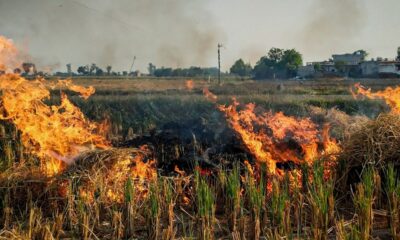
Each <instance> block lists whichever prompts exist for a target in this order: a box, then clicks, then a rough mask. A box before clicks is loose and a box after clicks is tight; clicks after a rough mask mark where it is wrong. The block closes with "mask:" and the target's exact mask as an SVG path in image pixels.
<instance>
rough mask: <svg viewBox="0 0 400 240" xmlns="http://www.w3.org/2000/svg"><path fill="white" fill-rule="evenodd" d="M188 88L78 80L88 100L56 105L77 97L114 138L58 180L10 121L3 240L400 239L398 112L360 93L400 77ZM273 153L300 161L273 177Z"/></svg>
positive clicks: (0, 165) (50, 101)
mask: <svg viewBox="0 0 400 240" xmlns="http://www.w3.org/2000/svg"><path fill="white" fill-rule="evenodd" d="M190 81H191V82H190V83H189V82H188V79H151V78H148V79H147V78H136V79H123V78H121V79H117V78H110V79H108V78H99V79H96V78H81V77H80V78H76V79H73V83H74V84H76V85H80V86H85V87H88V86H93V87H94V88H95V89H96V92H95V94H93V95H92V96H90V97H89V98H88V99H87V100H85V99H83V98H82V97H80V96H79V94H77V93H76V91H75V92H74V91H71V89H68V87H60V88H52V90H51V98H46V99H45V103H46V104H47V105H59V104H60V98H62V94H61V92H64V93H66V94H67V95H68V98H69V99H70V100H71V102H72V103H73V104H74V105H76V106H78V108H79V109H80V110H81V111H82V112H83V114H84V116H86V117H87V118H88V119H90V120H91V121H93V122H95V123H106V124H105V125H106V127H105V128H104V129H103V130H101V131H99V132H97V133H98V134H100V135H102V136H106V138H107V140H109V141H110V146H108V147H105V148H101V147H100V148H95V147H93V146H91V147H88V148H87V149H86V148H85V150H86V151H80V154H79V156H74V159H73V161H74V164H72V165H70V166H67V165H65V164H63V165H62V166H61V167H60V166H57V167H59V168H60V169H61V170H60V169H57V171H55V172H52V173H48V172H45V173H44V172H43V162H44V161H46V159H47V158H46V157H43V156H41V155H40V154H41V152H40V150H38V149H37V148H35V147H36V145H37V142H35V139H29V141H31V142H32V145H33V146H35V147H34V148H33V150H32V149H30V148H29V147H27V146H26V139H25V138H24V135H23V134H22V133H21V130H20V129H19V128H18V126H19V125H18V124H13V122H12V120H10V119H4V120H2V125H1V127H0V134H1V149H0V199H1V202H0V239H10V238H12V239H373V238H377V237H379V238H380V239H400V227H399V226H400V220H399V217H400V216H399V210H400V182H399V181H398V178H399V176H398V175H397V173H396V172H397V171H398V170H399V163H400V161H399V158H397V157H398V155H396V154H398V153H397V151H396V150H397V149H398V148H397V147H400V115H399V114H398V112H396V109H395V108H393V106H388V105H387V104H386V103H385V101H384V100H382V99H379V98H378V99H371V98H368V97H360V96H359V97H358V98H357V99H355V98H354V97H353V96H352V94H351V91H350V88H354V87H353V86H354V84H355V83H357V82H361V83H362V84H363V85H364V86H367V87H370V88H371V89H372V92H376V91H380V90H384V89H386V88H387V87H389V86H397V85H400V80H399V79H346V80H343V79H315V80H302V81H298V80H288V81H277V80H276V81H254V80H249V79H245V80H241V79H229V78H226V79H223V84H222V85H217V84H216V83H215V82H213V81H211V82H209V81H208V79H193V80H190ZM51 83H55V79H49V80H47V82H46V84H48V85H51ZM206 89H208V90H209V91H207V90H206ZM363 95H365V96H368V94H363ZM395 96H397V95H395V94H394V95H390V96H389V98H390V97H393V98H394V97H395ZM233 98H234V99H235V100H233ZM382 98H384V97H382ZM385 99H386V98H385ZM235 101H237V102H238V103H240V104H238V106H236V105H235V103H234V102H235ZM248 103H254V104H255V105H254V108H252V106H253V105H251V106H249V107H246V106H245V104H248ZM223 106H226V107H223ZM391 107H392V108H391ZM63 111H64V110H62V111H61V110H60V111H59V112H60V114H61V115H62V114H63V113H64V112H63ZM65 111H66V112H68V110H65ZM32 112H35V111H32ZM72 112H73V113H74V114H75V113H76V112H75V110H73V111H72ZM278 112H283V114H284V117H282V116H281V115H279V114H277V113H278ZM35 114H36V112H35ZM73 116H74V118H79V117H80V115H79V114H78V115H73ZM77 116H78V117H77ZM248 116H251V117H250V118H251V121H248V120H247V118H246V117H248ZM278 116H281V117H282V118H278ZM285 116H286V117H285ZM238 119H239V120H238ZM270 119H276V121H275V123H276V125H277V126H275V128H274V127H273V126H272V125H273V123H274V121H271V123H270V124H266V125H264V124H265V122H263V121H264V120H265V121H270ZM261 120H262V121H261ZM284 120H285V121H290V124H291V125H290V126H289V127H287V129H288V130H287V131H288V132H290V133H288V134H286V135H285V136H284V137H282V138H279V137H278V136H275V137H273V138H272V137H270V135H271V134H272V135H273V134H275V132H279V130H280V129H284V130H286V124H288V123H287V122H285V121H284ZM38 121H44V120H38ZM51 121H53V119H51ZM51 121H50V123H49V124H51ZM68 121H69V120H68ZM253 122H257V124H254V123H253ZM237 123H240V124H237ZM85 124H87V123H86V122H85ZM71 125H74V124H71ZM328 125H329V126H328ZM85 126H86V125H85ZM303 126H304V127H303ZM323 129H327V133H326V132H325V131H324V130H323ZM372 129H373V130H372ZM370 130H371V132H370ZM369 133H372V135H368V134H369ZM326 134H327V135H326ZM42 135H46V134H45V133H44V132H42ZM50 135H51V134H50ZM46 138H51V136H46ZM96 139H97V138H94V140H93V141H94V142H95V141H96ZM271 139H272V140H273V141H272V142H273V143H269V144H270V145H266V146H265V144H267V142H268V141H270V140H271ZM278 139H280V140H281V141H278ZM310 139H311V140H312V141H314V142H312V144H310V142H309V140H310ZM311 140H310V141H311ZM57 141H60V142H63V141H64V139H63V138H60V139H57ZM65 141H66V140H65ZM277 141H278V142H277ZM38 142H40V141H38ZM43 142H46V143H47V142H48V141H47V139H46V141H44V140H43ZM257 143H259V144H262V145H263V147H262V148H257ZM353 143H354V144H353ZM35 144H36V145H35ZM52 144H54V143H52ZM85 144H87V143H85ZM304 144H305V145H304ZM93 145H96V146H97V144H93ZM99 145H100V144H99ZM39 146H42V145H40V144H39ZM311 146H312V147H315V148H313V150H314V152H312V153H310V155H307V154H308V152H307V151H306V150H307V149H308V148H307V147H311ZM85 147H86V145H85ZM73 148H74V147H72V149H73ZM266 148H267V149H275V152H274V153H273V155H274V154H275V155H274V157H275V159H277V158H279V159H281V158H282V159H283V158H285V157H286V158H289V157H287V156H289V154H290V158H291V159H285V161H278V160H276V164H273V167H275V166H276V168H277V169H276V170H272V167H271V165H269V163H268V161H264V160H265V159H264V158H265V157H266V156H268V154H265V152H263V151H266V150H265V149H266ZM392 150H393V151H392ZM257 151H261V153H260V152H257ZM268 151H270V152H272V150H268ZM38 152H39V153H40V154H38ZM385 152H388V153H390V155H388V154H386V155H385ZM46 154H47V156H48V155H49V154H48V152H47V153H46ZM46 154H44V155H46ZM50 155H52V156H54V153H52V154H50ZM283 155H285V157H283ZM307 156H310V158H307ZM311 156H312V157H311ZM399 157H400V155H399ZM296 159H298V160H296ZM307 159H309V160H307ZM47 160H48V159H47ZM274 163H275V162H274ZM45 164H46V163H45Z"/></svg>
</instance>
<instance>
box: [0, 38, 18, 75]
mask: <svg viewBox="0 0 400 240" xmlns="http://www.w3.org/2000/svg"><path fill="white" fill-rule="evenodd" d="M17 55H18V49H17V48H16V47H15V46H14V43H13V42H12V41H11V40H10V39H7V38H5V37H3V36H0V72H1V71H3V72H12V69H11V67H15V66H16V65H17V60H16V59H17Z"/></svg>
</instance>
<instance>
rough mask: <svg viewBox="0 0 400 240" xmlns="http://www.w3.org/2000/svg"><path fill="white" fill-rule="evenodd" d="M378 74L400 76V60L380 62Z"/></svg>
mask: <svg viewBox="0 0 400 240" xmlns="http://www.w3.org/2000/svg"><path fill="white" fill-rule="evenodd" d="M378 74H379V75H380V76H400V61H382V62H378Z"/></svg>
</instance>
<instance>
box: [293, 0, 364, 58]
mask: <svg viewBox="0 0 400 240" xmlns="http://www.w3.org/2000/svg"><path fill="white" fill-rule="evenodd" d="M366 15H367V14H366V7H365V1H363V0H317V1H314V3H313V4H312V5H311V7H310V9H309V15H308V16H309V20H308V22H307V24H306V27H305V28H304V29H302V32H301V33H300V36H301V37H300V39H299V40H300V42H301V44H302V50H303V51H304V52H306V53H307V54H310V55H314V56H319V55H320V53H321V52H324V51H325V52H326V50H330V52H331V53H334V52H335V51H336V50H339V51H340V50H341V51H343V49H353V48H354V47H357V46H356V44H352V41H353V40H356V39H357V37H359V35H360V33H361V32H362V30H363V29H364V27H365V22H366V17H367V16H366ZM358 47H360V46H358ZM354 50H357V49H354ZM320 57H324V56H320ZM325 57H328V56H325Z"/></svg>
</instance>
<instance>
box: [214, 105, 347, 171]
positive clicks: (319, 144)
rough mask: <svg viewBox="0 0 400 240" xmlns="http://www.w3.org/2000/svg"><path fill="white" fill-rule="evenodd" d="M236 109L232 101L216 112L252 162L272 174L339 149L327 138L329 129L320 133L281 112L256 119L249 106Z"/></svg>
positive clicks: (314, 126)
mask: <svg viewBox="0 0 400 240" xmlns="http://www.w3.org/2000/svg"><path fill="white" fill-rule="evenodd" d="M238 106H239V103H238V102H237V101H236V100H234V102H233V104H232V105H230V106H219V110H220V111H222V112H224V113H225V115H226V118H227V120H228V123H229V124H230V126H231V127H232V128H233V129H234V130H235V131H236V132H237V133H238V134H239V136H240V137H241V139H242V141H243V143H244V144H245V145H246V147H247V148H248V150H249V151H250V152H251V153H252V154H253V155H254V157H255V158H256V160H257V161H258V162H259V163H265V164H266V166H267V167H268V170H269V172H270V173H272V174H278V173H279V170H278V169H277V167H276V165H277V163H285V162H289V161H291V162H293V163H295V164H301V163H307V164H311V163H312V162H313V161H314V160H315V159H317V158H318V157H321V156H322V155H324V154H328V153H329V154H334V153H335V152H336V151H337V150H338V149H339V146H338V145H337V143H336V142H335V141H334V140H331V139H330V138H329V134H328V131H329V128H326V130H325V131H322V132H321V131H320V130H318V128H317V126H316V124H314V123H313V122H312V121H311V120H310V119H309V118H302V119H299V118H294V117H289V116H286V115H284V114H283V113H281V112H278V113H275V114H273V113H271V112H268V113H262V114H259V115H257V114H256V113H255V107H256V106H255V105H254V104H252V103H250V104H247V105H246V107H245V109H243V110H240V111H238V110H237V108H238ZM326 134H328V135H326ZM321 135H322V137H321ZM321 138H322V139H321ZM321 148H322V150H320V149H321Z"/></svg>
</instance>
